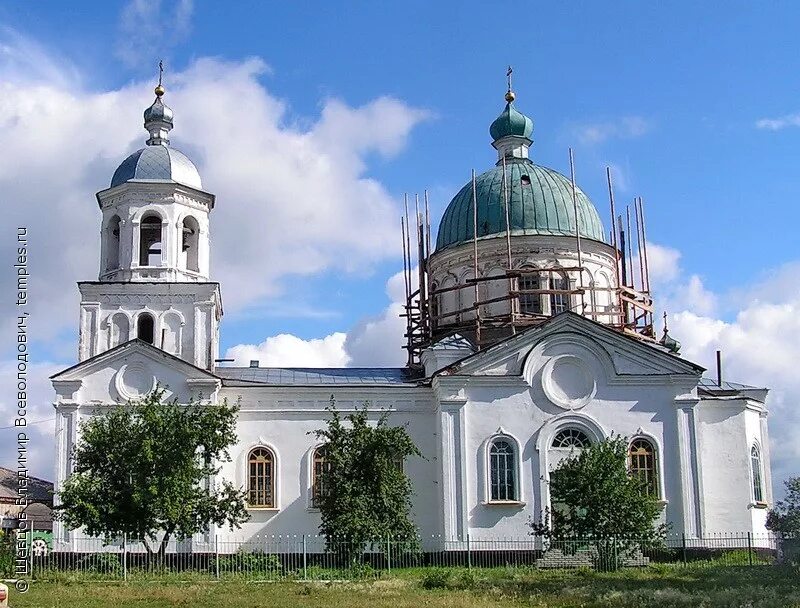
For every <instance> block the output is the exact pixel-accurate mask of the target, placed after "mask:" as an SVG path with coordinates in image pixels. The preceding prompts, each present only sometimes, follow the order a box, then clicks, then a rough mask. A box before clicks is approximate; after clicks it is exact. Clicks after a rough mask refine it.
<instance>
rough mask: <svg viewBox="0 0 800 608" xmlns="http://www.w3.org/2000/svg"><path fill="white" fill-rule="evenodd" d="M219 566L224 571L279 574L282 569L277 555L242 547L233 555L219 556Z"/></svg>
mask: <svg viewBox="0 0 800 608" xmlns="http://www.w3.org/2000/svg"><path fill="white" fill-rule="evenodd" d="M219 567H220V570H222V571H224V572H232V573H244V574H280V573H281V572H282V571H283V565H282V564H281V560H280V558H279V557H278V556H277V555H274V554H269V553H264V552H263V551H244V550H242V549H239V550H238V551H237V552H236V553H234V554H233V555H228V556H225V557H221V558H220V560H219Z"/></svg>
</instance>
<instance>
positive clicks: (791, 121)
mask: <svg viewBox="0 0 800 608" xmlns="http://www.w3.org/2000/svg"><path fill="white" fill-rule="evenodd" d="M788 127H800V113H796V114H786V115H784V116H779V117H778V118H761V119H759V120H757V121H756V128H757V129H764V130H766V131H780V130H782V129H786V128H788Z"/></svg>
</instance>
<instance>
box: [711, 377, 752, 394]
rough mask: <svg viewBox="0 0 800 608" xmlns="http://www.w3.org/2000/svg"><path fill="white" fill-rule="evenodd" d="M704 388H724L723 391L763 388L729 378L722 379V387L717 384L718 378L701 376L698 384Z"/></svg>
mask: <svg viewBox="0 0 800 608" xmlns="http://www.w3.org/2000/svg"><path fill="white" fill-rule="evenodd" d="M698 386H699V387H700V388H702V389H706V390H712V391H713V390H723V391H753V390H762V389H761V387H758V386H751V385H749V384H740V383H739V382H728V381H727V380H723V381H722V386H721V387H720V386H719V385H718V384H717V381H716V380H712V379H711V378H700V384H699V385H698Z"/></svg>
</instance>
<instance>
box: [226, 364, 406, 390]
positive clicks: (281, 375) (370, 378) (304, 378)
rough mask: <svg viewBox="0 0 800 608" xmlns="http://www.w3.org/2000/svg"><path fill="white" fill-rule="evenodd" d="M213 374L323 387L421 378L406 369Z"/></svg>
mask: <svg viewBox="0 0 800 608" xmlns="http://www.w3.org/2000/svg"><path fill="white" fill-rule="evenodd" d="M214 373H215V374H216V375H217V376H219V377H220V378H222V379H223V384H224V383H225V381H228V382H252V383H255V384H272V385H293V386H324V385H361V386H370V385H373V386H377V385H385V384H411V385H413V384H416V380H418V379H420V377H421V376H420V375H419V374H416V373H415V372H413V371H411V370H409V369H408V368H405V367H218V368H216V369H215V370H214Z"/></svg>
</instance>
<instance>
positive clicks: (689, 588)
mask: <svg viewBox="0 0 800 608" xmlns="http://www.w3.org/2000/svg"><path fill="white" fill-rule="evenodd" d="M10 600H11V602H10V606H11V608H26V607H30V608H34V607H35V608H62V607H63V608H68V607H69V608H106V607H113V608H128V607H131V608H172V607H177V606H181V607H186V608H189V607H198V606H214V607H215V608H259V607H262V606H280V607H287V608H293V607H298V608H299V607H308V608H311V607H319V608H323V607H332V608H350V607H356V606H369V607H370V608H406V607H408V608H411V607H414V608H416V607H417V606H430V607H431V608H438V607H456V606H458V607H464V608H478V607H481V608H483V607H495V606H497V607H499V606H528V607H537V608H538V607H542V608H544V607H548V608H561V607H564V608H566V607H579V606H580V607H587V608H593V607H597V608H606V607H609V608H610V607H614V608H617V607H619V608H622V607H627V606H635V607H637V608H646V607H659V608H671V607H688V606H697V607H704V608H705V607H711V606H724V607H730V608H733V607H742V608H745V607H747V608H768V607H769V608H772V607H776V608H778V607H779V608H800V570H798V569H797V568H793V569H790V568H781V567H777V566H754V567H736V566H724V567H723V566H708V567H702V568H692V567H689V568H682V567H675V566H665V565H657V566H651V567H648V568H641V569H628V570H622V571H619V572H614V573H599V572H594V571H591V570H576V571H536V570H525V569H520V568H516V569H504V568H493V569H477V568H476V569H472V570H467V569H465V568H451V569H428V570H414V571H398V572H393V573H392V576H391V577H384V578H380V579H377V580H373V581H366V582H364V581H362V582H349V583H335V584H330V583H322V582H302V581H298V582H289V581H285V582H272V583H255V582H249V583H248V582H245V581H222V582H219V583H215V582H208V581H203V582H201V581H183V582H181V581H179V580H176V579H173V580H160V581H152V582H145V581H141V582H131V583H128V584H122V583H110V582H67V581H60V582H37V583H34V584H33V585H32V587H31V589H30V591H29V592H28V593H26V594H18V593H16V592H13V591H12V595H11V598H10Z"/></svg>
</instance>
